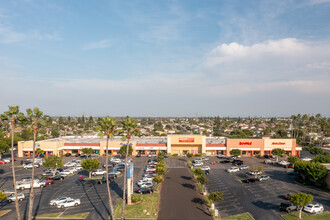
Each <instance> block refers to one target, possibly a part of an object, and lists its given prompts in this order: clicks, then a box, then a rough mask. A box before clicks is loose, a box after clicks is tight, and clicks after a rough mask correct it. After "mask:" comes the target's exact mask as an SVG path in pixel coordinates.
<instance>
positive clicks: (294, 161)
mask: <svg viewBox="0 0 330 220" xmlns="http://www.w3.org/2000/svg"><path fill="white" fill-rule="evenodd" d="M299 160H300V159H299V158H298V157H289V158H288V161H289V162H290V163H292V164H294V163H296V162H297V161H299Z"/></svg>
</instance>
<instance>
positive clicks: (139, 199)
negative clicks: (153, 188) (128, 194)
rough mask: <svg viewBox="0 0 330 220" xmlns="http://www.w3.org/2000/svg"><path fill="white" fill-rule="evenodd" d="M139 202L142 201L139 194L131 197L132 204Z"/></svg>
mask: <svg viewBox="0 0 330 220" xmlns="http://www.w3.org/2000/svg"><path fill="white" fill-rule="evenodd" d="M141 200H142V195H140V194H133V195H132V202H133V203H137V202H140V201H141Z"/></svg>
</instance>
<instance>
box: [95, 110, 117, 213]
mask: <svg viewBox="0 0 330 220" xmlns="http://www.w3.org/2000/svg"><path fill="white" fill-rule="evenodd" d="M98 126H99V130H100V131H102V132H103V133H104V134H105V135H106V137H107V142H106V151H105V158H106V159H105V160H106V164H105V167H106V168H105V169H106V171H107V173H106V175H109V167H108V163H109V154H108V148H109V139H110V138H111V139H113V136H114V133H115V130H116V120H115V119H113V118H110V117H109V116H107V117H105V118H102V120H101V121H99V123H98ZM106 180H107V190H108V199H109V206H110V215H111V219H115V213H114V209H113V204H112V198H111V193H110V186H109V178H108V176H107V178H106Z"/></svg>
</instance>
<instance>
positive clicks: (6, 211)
mask: <svg viewBox="0 0 330 220" xmlns="http://www.w3.org/2000/svg"><path fill="white" fill-rule="evenodd" d="M10 211H11V210H10V209H8V210H2V211H0V217H1V216H4V215H5V214H7V213H8V212H10Z"/></svg>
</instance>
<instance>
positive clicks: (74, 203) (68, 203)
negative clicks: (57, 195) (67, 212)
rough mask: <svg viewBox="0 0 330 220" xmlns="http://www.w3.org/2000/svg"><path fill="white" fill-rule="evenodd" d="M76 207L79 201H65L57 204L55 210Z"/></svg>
mask: <svg viewBox="0 0 330 220" xmlns="http://www.w3.org/2000/svg"><path fill="white" fill-rule="evenodd" d="M78 205H80V199H67V200H65V201H64V202H61V203H59V204H57V208H59V209H63V208H67V207H72V206H78Z"/></svg>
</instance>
